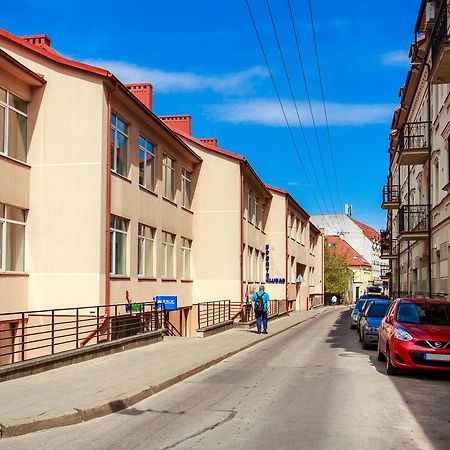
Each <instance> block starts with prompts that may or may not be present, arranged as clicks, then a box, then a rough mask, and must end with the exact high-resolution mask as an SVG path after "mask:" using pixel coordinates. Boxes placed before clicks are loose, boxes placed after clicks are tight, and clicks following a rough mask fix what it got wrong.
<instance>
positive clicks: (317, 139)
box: [288, 0, 345, 231]
mask: <svg viewBox="0 0 450 450" xmlns="http://www.w3.org/2000/svg"><path fill="white" fill-rule="evenodd" d="M288 7H289V15H290V18H291V23H292V30H293V33H294V40H295V44H296V49H297V56H298V59H299V62H300V68H301V72H302V78H303V83H304V87H305V92H306V97H307V99H308V105H309V112H310V114H311V120H312V124H313V127H314V134H315V137H316V142H317V148H318V150H319V156H320V161H321V164H322V170H323V173H324V176H325V180H326V184H327V188H328V193H329V195H330V199H331V205H332V208H333V210H334V211H335V213H336V214H337V218H336V220H337V221H338V222H339V218H340V219H341V224H342V225H343V227H342V231H343V230H344V228H345V223H344V219H343V218H342V217H341V216H340V214H339V209H337V208H336V206H335V204H334V201H333V196H332V194H331V188H330V185H329V182H328V177H327V173H326V169H325V162H324V159H323V154H322V146H321V144H320V139H319V134H318V131H317V125H316V120H315V117H314V112H313V108H312V103H311V95H310V93H309V88H308V82H307V79H306V72H305V67H304V64H303V58H302V53H301V50H300V42H299V39H298V35H297V27H296V26H295V20H294V13H293V10H292V5H291V0H288ZM336 181H337V180H336ZM337 187H338V189H339V186H337ZM338 192H339V191H338ZM339 201H341V200H340V196H339ZM341 207H342V204H341Z"/></svg>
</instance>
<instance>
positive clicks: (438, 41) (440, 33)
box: [431, 0, 449, 65]
mask: <svg viewBox="0 0 450 450" xmlns="http://www.w3.org/2000/svg"><path fill="white" fill-rule="evenodd" d="M447 41H449V33H448V5H447V0H444V1H443V2H442V5H441V8H440V9H439V12H438V15H437V17H436V21H435V24H434V28H433V33H432V34H431V60H432V63H433V65H434V63H435V62H436V58H437V57H438V55H439V50H440V48H441V45H442V44H443V43H444V42H447Z"/></svg>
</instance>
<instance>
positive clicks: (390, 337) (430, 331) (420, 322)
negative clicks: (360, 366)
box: [378, 299, 450, 375]
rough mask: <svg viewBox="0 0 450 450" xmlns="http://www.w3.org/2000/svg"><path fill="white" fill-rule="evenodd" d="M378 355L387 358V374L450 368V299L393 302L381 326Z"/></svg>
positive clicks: (400, 300)
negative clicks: (400, 371)
mask: <svg viewBox="0 0 450 450" xmlns="http://www.w3.org/2000/svg"><path fill="white" fill-rule="evenodd" d="M378 359H379V360H380V361H383V360H385V361H386V372H387V373H388V375H395V374H396V373H397V372H398V369H427V370H448V371H450V303H449V302H447V301H445V300H431V299H398V300H396V301H395V302H393V303H392V305H391V307H390V308H389V310H388V311H387V313H386V316H385V318H384V319H383V320H382V322H381V326H380V328H379V339H378Z"/></svg>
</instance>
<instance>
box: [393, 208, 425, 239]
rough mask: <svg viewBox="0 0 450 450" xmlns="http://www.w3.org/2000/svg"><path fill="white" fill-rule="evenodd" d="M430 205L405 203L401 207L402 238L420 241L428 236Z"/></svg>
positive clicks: (400, 230)
mask: <svg viewBox="0 0 450 450" xmlns="http://www.w3.org/2000/svg"><path fill="white" fill-rule="evenodd" d="M429 214H430V208H429V206H428V205H404V206H402V207H401V208H400V214H399V232H400V240H405V241H420V240H423V239H427V238H428V217H429Z"/></svg>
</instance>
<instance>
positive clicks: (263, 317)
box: [252, 284, 270, 334]
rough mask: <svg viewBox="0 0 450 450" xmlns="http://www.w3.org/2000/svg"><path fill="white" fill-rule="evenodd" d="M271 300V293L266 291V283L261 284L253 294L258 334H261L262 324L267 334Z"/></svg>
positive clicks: (264, 332)
mask: <svg viewBox="0 0 450 450" xmlns="http://www.w3.org/2000/svg"><path fill="white" fill-rule="evenodd" d="M269 301H270V298H269V294H267V293H266V292H265V288H264V285H263V284H261V285H260V286H259V291H258V292H255V293H254V294H253V296H252V302H253V306H254V309H255V317H256V328H257V330H258V334H261V325H262V328H263V334H267V306H268V303H269Z"/></svg>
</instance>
